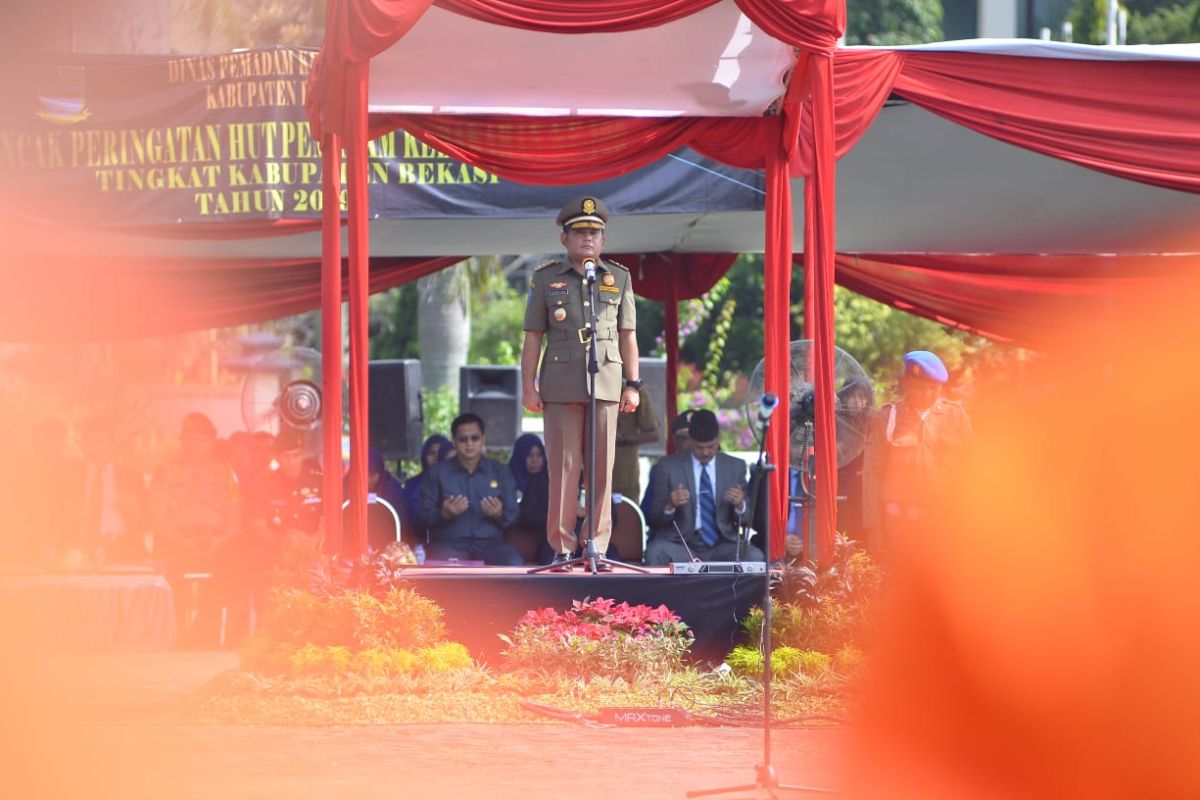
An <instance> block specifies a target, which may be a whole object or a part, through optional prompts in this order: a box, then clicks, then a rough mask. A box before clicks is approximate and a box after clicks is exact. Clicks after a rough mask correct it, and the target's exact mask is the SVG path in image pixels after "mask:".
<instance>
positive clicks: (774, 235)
mask: <svg viewBox="0 0 1200 800" xmlns="http://www.w3.org/2000/svg"><path fill="white" fill-rule="evenodd" d="M763 124H765V125H768V126H769V128H768V130H767V135H766V136H765V137H764V139H765V140H766V141H767V142H768V145H767V164H766V166H767V197H766V208H765V210H764V217H765V224H766V230H765V237H764V244H765V249H766V253H765V257H764V259H763V273H764V274H763V388H764V390H765V391H767V392H774V393H775V394H776V395H777V396H778V397H780V398H782V399H783V401H784V402H782V403H780V407H779V410H777V411H776V412H775V414H776V416H775V418H774V419H773V420H772V424H771V427H770V429H769V430H768V435H767V450H768V451H769V453H770V455H771V463H773V464H776V465H778V467H779V468H778V469H776V470H775V471H774V472H772V473H770V481H771V490H770V492H769V496H770V507H769V513H770V524H769V526H768V527H769V530H770V531H771V540H770V542H769V543H768V547H769V549H770V553H769V557H770V558H771V559H777V558H782V557H783V554H784V541H785V538H786V536H787V500H788V494H789V492H788V488H789V487H788V477H789V475H788V469H787V468H788V465H789V463H790V461H789V456H788V441H789V438H790V437H789V431H790V422H789V411H790V409H789V406H790V405H791V404H790V403H789V402H787V398H789V397H790V396H791V385H790V384H791V372H792V367H791V349H792V348H791V339H792V335H791V309H790V299H791V291H792V189H791V183H790V182H789V180H788V158H787V143H786V142H785V141H784V139H785V136H786V131H787V126H786V125H785V124H784V120H783V118H782V117H778V116H775V117H766V118H764V120H763Z"/></svg>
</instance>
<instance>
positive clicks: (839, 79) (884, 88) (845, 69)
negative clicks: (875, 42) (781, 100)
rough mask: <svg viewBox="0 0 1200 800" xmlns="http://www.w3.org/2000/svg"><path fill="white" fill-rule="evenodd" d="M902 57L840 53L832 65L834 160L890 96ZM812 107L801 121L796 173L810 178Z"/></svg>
mask: <svg viewBox="0 0 1200 800" xmlns="http://www.w3.org/2000/svg"><path fill="white" fill-rule="evenodd" d="M904 59H905V54H904V53H898V52H896V51H894V50H878V51H869V50H841V51H839V52H838V54H837V56H836V58H834V61H833V107H834V122H833V124H834V139H835V146H834V150H835V153H836V156H837V158H841V157H842V156H844V155H846V153H848V152H850V151H851V150H852V149H853V148H854V145H856V144H858V140H859V139H861V138H862V137H863V134H865V133H866V132H867V129H868V128H870V127H871V123H873V122H874V121H875V118H876V117H877V116H879V111H880V109H882V108H883V104H884V103H885V102H886V101H887V99H888V96H889V95H890V94H891V93H892V87H893V85H895V83H896V79H897V77H899V75H900V71H901V69H903V67H904ZM812 141H813V119H812V107H811V105H809V104H807V103H806V104H805V105H804V107H803V109H802V111H801V117H800V142H801V147H800V149H799V152H798V159H797V166H796V173H797V174H800V175H811V174H812Z"/></svg>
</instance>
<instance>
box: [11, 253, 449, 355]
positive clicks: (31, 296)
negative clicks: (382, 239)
mask: <svg viewBox="0 0 1200 800" xmlns="http://www.w3.org/2000/svg"><path fill="white" fill-rule="evenodd" d="M81 235H86V234H81ZM334 238H335V241H336V237H334ZM30 258H37V259H38V260H37V262H36V263H38V264H40V265H41V267H40V268H39V269H37V270H28V271H26V272H25V273H23V274H22V276H21V282H20V289H19V291H18V290H13V291H8V292H4V293H3V294H2V295H0V340H2V341H24V342H80V341H104V340H115V339H136V338H139V337H144V336H165V335H170V334H175V333H183V332H186V331H194V330H202V329H204V328H220V327H227V326H230V325H242V324H245V323H251V322H264V321H267V320H272V319H278V318H280V317H286V316H289V315H292V314H299V313H302V312H304V311H312V310H313V309H315V308H321V307H322V302H321V299H322V298H321V281H322V277H321V261H320V260H319V259H315V258H313V259H292V260H288V259H283V260H279V259H234V260H229V259H219V260H205V259H176V260H166V259H159V258H138V259H129V258H121V259H116V258H112V257H108V256H105V257H102V258H97V259H89V260H87V261H86V263H81V262H79V261H77V260H74V259H72V260H69V261H68V260H60V259H57V258H56V259H49V260H48V259H47V258H46V257H45V255H44V254H39V255H37V256H31V257H30ZM461 260H462V258H461V257H460V256H452V257H447V258H389V257H382V258H373V259H371V275H370V291H372V292H380V291H384V290H385V289H389V288H391V287H393V286H399V285H400V284H402V283H407V282H408V281H413V280H416V279H418V278H421V277H424V276H425V275H429V274H431V273H433V272H436V271H437V270H439V269H443V268H444V267H447V266H449V265H450V264H454V263H456V262H458V261H461ZM14 263H25V262H24V261H23V259H22V258H21V257H20V256H19V255H15V254H14ZM28 263H33V262H28ZM346 270H347V267H346V264H345V262H342V276H343V281H344V280H345V276H346ZM343 287H344V284H343ZM342 297H343V299H346V298H347V297H348V293H347V292H345V291H343V294H342ZM338 349H339V350H340V349H341V348H340V345H339V348H338Z"/></svg>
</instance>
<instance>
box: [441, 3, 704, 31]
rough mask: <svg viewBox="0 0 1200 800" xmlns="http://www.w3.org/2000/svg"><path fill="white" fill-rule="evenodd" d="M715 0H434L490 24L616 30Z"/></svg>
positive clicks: (645, 24)
mask: <svg viewBox="0 0 1200 800" xmlns="http://www.w3.org/2000/svg"><path fill="white" fill-rule="evenodd" d="M717 2H718V0H591V2H588V3H581V2H579V0H522V1H521V2H511V1H510V0H437V7H438V8H443V9H445V10H446V11H453V12H454V13H456V14H462V15H463V16H464V17H471V18H473V19H478V20H481V21H483V22H488V23H491V24H493V25H506V26H508V27H510V28H523V29H525V30H531V31H545V32H547V33H615V32H617V31H630V30H638V29H641V28H650V27H654V26H656V25H664V24H666V23H668V22H671V21H673V20H676V19H679V18H681V17H686V16H688V15H689V14H694V13H696V12H697V11H702V10H703V9H705V8H708V7H709V6H711V5H713V4H715V3H717Z"/></svg>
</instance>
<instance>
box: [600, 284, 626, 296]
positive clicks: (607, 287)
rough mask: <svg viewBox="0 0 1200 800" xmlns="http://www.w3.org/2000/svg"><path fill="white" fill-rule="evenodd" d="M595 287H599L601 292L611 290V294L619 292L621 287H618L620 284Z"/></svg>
mask: <svg viewBox="0 0 1200 800" xmlns="http://www.w3.org/2000/svg"><path fill="white" fill-rule="evenodd" d="M597 288H599V289H600V291H602V292H612V293H613V294H620V293H621V287H620V286H600V287H597Z"/></svg>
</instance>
